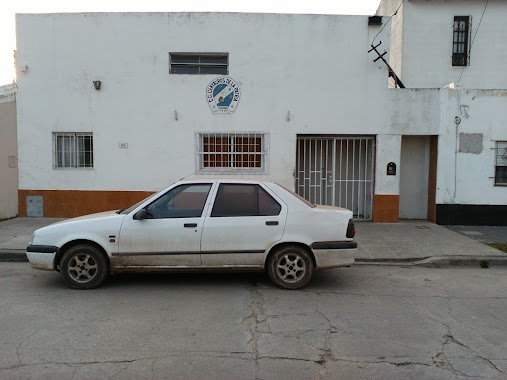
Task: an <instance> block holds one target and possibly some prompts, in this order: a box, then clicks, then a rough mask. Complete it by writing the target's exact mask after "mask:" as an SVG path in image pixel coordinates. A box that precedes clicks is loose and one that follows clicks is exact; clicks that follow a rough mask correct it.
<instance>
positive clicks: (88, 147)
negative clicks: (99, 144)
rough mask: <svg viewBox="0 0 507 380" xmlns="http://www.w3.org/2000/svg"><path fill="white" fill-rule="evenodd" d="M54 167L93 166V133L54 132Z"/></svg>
mask: <svg viewBox="0 0 507 380" xmlns="http://www.w3.org/2000/svg"><path fill="white" fill-rule="evenodd" d="M53 168H54V169H71V168H93V135H92V134H91V133H67V132H66V133H56V132H55V133H53Z"/></svg>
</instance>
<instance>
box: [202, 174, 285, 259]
mask: <svg viewBox="0 0 507 380" xmlns="http://www.w3.org/2000/svg"><path fill="white" fill-rule="evenodd" d="M286 217H287V206H286V204H285V203H283V201H282V200H280V199H279V198H278V197H277V196H276V195H275V194H273V193H272V192H271V191H270V190H269V189H267V188H265V187H263V186H262V185H261V184H257V183H247V184H245V183H220V184H219V186H218V189H217V191H216V195H215V197H214V202H213V205H212V207H211V205H210V207H208V212H207V216H206V220H205V222H204V228H203V233H202V239H201V261H202V265H203V266H206V267H215V266H218V267H227V266H235V267H259V266H260V267H262V266H263V265H264V253H265V251H266V249H267V248H268V247H270V246H271V245H272V244H273V243H275V242H276V241H278V240H280V239H281V238H282V235H283V230H284V227H285V221H286Z"/></svg>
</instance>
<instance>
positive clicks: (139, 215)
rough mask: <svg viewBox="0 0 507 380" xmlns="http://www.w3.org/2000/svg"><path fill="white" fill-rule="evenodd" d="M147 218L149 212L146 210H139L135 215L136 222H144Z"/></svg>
mask: <svg viewBox="0 0 507 380" xmlns="http://www.w3.org/2000/svg"><path fill="white" fill-rule="evenodd" d="M147 217H148V211H146V209H145V208H143V209H141V210H139V211H138V212H136V213H135V214H134V219H135V220H143V219H146V218H147Z"/></svg>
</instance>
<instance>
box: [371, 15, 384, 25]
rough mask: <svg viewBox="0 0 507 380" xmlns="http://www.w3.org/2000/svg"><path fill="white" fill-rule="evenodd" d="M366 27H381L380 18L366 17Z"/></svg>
mask: <svg viewBox="0 0 507 380" xmlns="http://www.w3.org/2000/svg"><path fill="white" fill-rule="evenodd" d="M368 25H382V16H370V17H368Z"/></svg>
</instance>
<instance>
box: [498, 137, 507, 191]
mask: <svg viewBox="0 0 507 380" xmlns="http://www.w3.org/2000/svg"><path fill="white" fill-rule="evenodd" d="M495 185H502V186H507V141H497V142H496V145H495Z"/></svg>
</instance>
